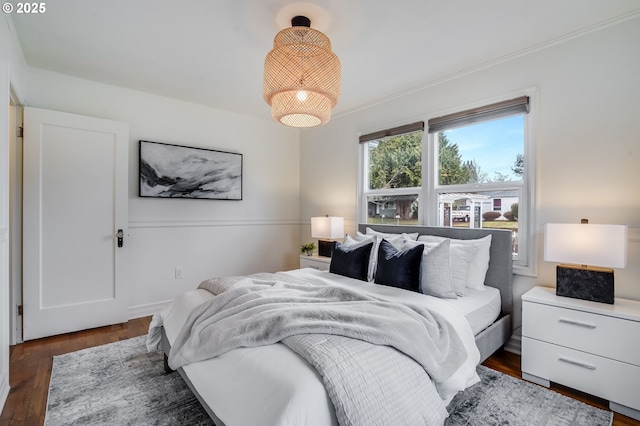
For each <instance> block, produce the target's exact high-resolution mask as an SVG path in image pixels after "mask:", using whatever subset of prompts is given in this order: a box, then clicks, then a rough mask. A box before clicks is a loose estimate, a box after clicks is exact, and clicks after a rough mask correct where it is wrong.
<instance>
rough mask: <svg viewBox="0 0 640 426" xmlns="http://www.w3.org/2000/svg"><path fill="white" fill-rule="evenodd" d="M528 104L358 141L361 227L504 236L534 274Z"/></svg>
mask: <svg viewBox="0 0 640 426" xmlns="http://www.w3.org/2000/svg"><path fill="white" fill-rule="evenodd" d="M529 108H530V97H529V96H523V97H520V98H516V99H510V100H507V101H503V102H498V103H494V104H490V105H486V106H481V107H478V108H475V109H472V110H466V111H462V112H458V113H455V114H449V115H446V116H442V117H437V118H433V119H431V120H429V122H428V133H426V132H424V123H423V122H419V123H414V124H411V125H407V126H401V127H397V128H394V129H389V130H386V131H382V132H377V133H371V134H368V135H364V136H361V137H360V142H361V144H362V146H363V149H362V153H363V156H362V157H363V162H362V164H363V169H362V170H363V173H362V185H361V189H362V194H361V195H362V196H361V198H360V200H361V206H360V212H361V217H360V218H359V219H360V220H361V221H366V223H396V224H406V225H429V226H455V227H467V228H469V227H473V228H479V227H482V228H499V229H508V230H510V231H511V232H512V236H513V258H514V270H516V271H517V272H519V273H527V274H531V273H532V271H533V270H532V268H533V265H534V262H533V260H532V258H531V256H532V254H533V253H534V252H535V251H534V250H533V248H532V247H530V244H532V243H533V240H534V239H533V238H532V235H533V228H532V223H533V220H532V217H531V216H532V212H533V209H532V206H533V202H532V201H533V200H532V199H531V197H532V194H534V193H535V191H533V189H532V185H533V183H534V181H535V180H534V178H533V176H532V174H531V173H532V171H533V170H534V168H533V167H532V164H533V161H534V159H533V158H532V155H529V153H530V152H533V149H532V148H531V146H532V141H531V139H532V136H531V135H532V133H531V131H530V127H531V126H530V125H529V121H530V114H529Z"/></svg>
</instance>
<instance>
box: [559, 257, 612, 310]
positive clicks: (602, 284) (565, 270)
mask: <svg viewBox="0 0 640 426" xmlns="http://www.w3.org/2000/svg"><path fill="white" fill-rule="evenodd" d="M556 295H558V296H565V297H572V298H574V299H583V300H591V301H593V302H601V303H609V304H613V302H614V291H613V269H604V268H589V267H582V266H573V265H558V266H557V267H556Z"/></svg>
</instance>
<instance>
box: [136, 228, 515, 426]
mask: <svg viewBox="0 0 640 426" xmlns="http://www.w3.org/2000/svg"><path fill="white" fill-rule="evenodd" d="M416 233H417V235H416ZM408 235H412V236H411V237H408ZM372 236H373V237H375V238H374V241H377V244H380V243H381V241H382V240H383V239H384V240H388V241H386V242H385V243H382V244H385V246H384V247H382V246H377V247H375V249H373V248H372V251H375V250H378V251H379V250H383V249H384V250H387V249H389V250H393V248H388V247H391V246H389V244H388V242H389V241H392V240H393V239H394V238H396V239H399V238H400V237H399V236H403V237H402V238H403V241H405V243H404V244H406V246H404V245H403V246H402V248H403V251H402V253H405V252H408V251H410V250H412V251H415V250H413V248H414V247H415V246H420V248H419V249H416V250H419V251H420V252H422V247H423V246H424V247H425V251H424V253H426V252H427V250H426V247H440V246H441V245H444V243H442V241H443V240H442V238H444V239H446V247H447V250H449V242H451V241H455V242H457V243H456V244H461V245H464V244H463V243H462V242H460V241H468V242H474V244H475V241H479V240H481V239H484V240H486V239H487V237H488V238H489V239H490V246H489V250H488V252H489V259H488V262H487V266H486V273H485V274H484V275H483V278H484V282H483V283H482V284H483V287H482V288H467V289H465V292H466V294H465V295H464V297H455V296H454V297H452V298H447V297H433V296H428V295H422V294H420V295H417V296H416V295H415V293H414V292H410V291H406V290H405V289H397V288H395V287H394V286H389V285H380V284H375V283H371V282H368V281H367V280H362V279H355V278H353V277H351V276H345V275H343V274H339V273H336V272H341V271H340V270H339V269H338V266H335V268H334V265H333V264H332V268H334V269H335V270H334V272H328V271H317V270H313V269H300V270H294V271H288V272H285V273H278V274H279V275H278V274H276V275H275V276H273V275H271V274H264V275H263V274H256V275H253V276H249V277H225V278H216V279H212V280H207V281H205V282H204V283H203V284H202V285H201V286H200V287H199V288H198V289H196V290H193V291H189V292H187V293H185V294H183V295H181V296H180V297H178V298H177V299H176V300H175V301H174V302H173V303H172V304H171V305H170V306H168V307H167V308H165V309H164V310H163V311H162V312H161V313H159V314H157V315H155V316H154V318H153V320H152V324H151V326H150V332H149V336H148V342H147V343H148V345H147V346H148V348H149V350H154V349H162V350H163V351H164V352H165V369H167V371H171V370H172V368H171V367H174V368H176V369H177V371H178V372H179V373H180V374H181V375H182V377H183V378H184V379H185V381H186V382H187V384H188V385H189V387H190V388H191V389H192V390H193V392H194V394H195V395H196V397H197V398H198V399H199V401H200V402H201V404H202V405H203V407H204V408H205V410H206V411H207V412H208V414H209V415H210V416H211V418H212V419H213V421H214V423H215V424H216V425H219V426H239V425H254V424H269V425H282V426H286V425H291V426H293V425H308V426H315V425H317V426H327V425H337V424H354V425H355V424H375V423H376V422H378V421H379V423H380V424H382V420H380V419H382V418H383V416H385V415H388V416H396V415H402V416H405V415H406V413H407V412H410V413H411V414H410V415H409V417H408V418H405V419H404V420H403V421H405V422H407V424H412V422H413V423H414V424H441V423H442V421H443V418H444V417H446V415H447V413H446V404H447V403H448V402H449V401H450V400H451V399H452V398H453V395H455V393H456V392H458V391H460V390H463V389H464V388H466V387H468V386H470V385H472V384H473V383H476V382H477V375H476V374H475V366H476V365H477V364H478V363H480V362H482V361H483V360H484V359H486V358H487V357H488V356H490V355H491V354H492V353H493V352H495V351H496V350H497V349H499V348H500V347H502V346H503V345H504V344H505V343H506V342H507V340H508V339H509V337H510V335H511V307H512V297H513V296H512V287H511V285H512V267H511V265H512V257H511V245H512V241H511V233H510V232H509V231H502V230H488V229H456V228H436V227H414V226H393V225H369V224H367V225H365V224H361V225H359V226H358V234H357V235H354V236H347V238H345V242H344V247H343V248H340V247H336V252H335V254H334V256H335V257H334V259H333V260H332V262H335V265H339V262H340V259H342V260H344V259H348V260H349V259H353V257H347V258H344V257H340V256H343V255H344V253H343V252H340V251H339V250H338V249H340V250H343V249H344V250H346V249H350V250H351V251H349V252H348V253H349V256H351V255H352V253H353V252H354V251H355V249H354V248H357V249H360V248H361V247H366V246H367V244H366V243H367V242H368V241H370V238H371V237H372ZM385 236H386V238H385ZM414 236H415V238H414ZM348 239H351V240H353V241H350V244H351V245H348V244H347V240H348ZM407 239H411V240H415V242H413V241H410V242H406V240H407ZM421 239H422V240H421ZM407 247H408V248H407ZM465 247H466V246H465ZM345 248H346V249H345ZM458 248H459V246H458ZM465 250H466V248H465ZM398 251H399V252H400V249H399V248H398ZM345 252H346V251H345ZM450 253H451V255H453V254H454V249H453V248H451V252H450ZM425 255H426V254H425ZM371 259H373V256H371ZM351 266H352V264H351ZM370 267H371V263H370V262H369V265H368V270H367V271H366V272H367V273H368V272H370ZM378 267H379V269H380V270H382V269H383V267H382V266H380V265H378ZM422 271H423V269H422V267H421V272H420V273H421V274H422V273H423V272H422ZM422 276H423V277H424V275H422ZM229 279H231V280H230V281H229ZM274 282H276V283H277V285H276V286H280V287H282V291H284V292H287V293H286V294H287V295H289V294H290V293H288V292H289V291H294V290H295V291H298V287H299V284H298V283H303V284H304V289H305V291H306V289H307V288H312V289H315V288H316V287H315V286H317V287H318V288H322V289H324V286H329V287H330V288H331V289H332V291H331V295H332V296H333V295H334V293H336V292H337V293H339V295H340V297H345V296H344V294H343V293H345V294H346V295H347V296H346V299H349V301H351V298H353V297H355V296H354V294H355V295H356V296H357V297H360V296H359V295H360V294H361V293H363V294H365V295H366V298H367V299H368V298H371V297H372V298H373V299H375V303H376V304H382V305H384V309H394V311H393V312H391V311H389V312H391V313H387V312H385V314H384V315H380V314H378V313H377V311H376V313H374V314H371V313H370V312H368V311H367V310H366V309H365V311H364V312H363V313H360V312H358V315H364V318H365V319H364V321H365V323H366V322H367V321H371V320H372V319H373V320H374V321H375V320H377V319H378V318H379V317H381V316H384V318H386V319H388V318H391V317H393V318H394V321H395V318H396V317H395V316H396V313H395V309H397V305H402V309H403V310H406V307H405V306H404V303H405V302H406V303H407V306H409V307H410V308H411V309H409V311H411V315H413V311H419V312H422V311H421V309H423V308H424V309H427V308H426V306H427V305H428V309H429V312H427V313H425V314H424V315H425V318H428V319H429V321H426V322H425V321H424V319H423V318H422V317H420V318H421V320H422V321H423V322H422V323H420V324H421V325H420V324H418V325H417V326H418V328H419V327H424V326H425V324H427V326H429V327H430V326H433V324H432V323H433V321H436V320H437V321H441V322H438V326H437V327H436V328H437V329H438V330H439V331H438V332H436V333H432V335H433V336H436V338H437V339H440V340H441V341H442V342H445V344H443V343H442V342H441V341H438V342H437V343H434V345H435V346H433V348H435V349H433V348H432V349H431V350H430V351H426V352H429V355H428V356H424V358H423V355H424V354H422V353H417V354H416V353H415V345H414V342H412V340H415V339H413V337H412V338H407V337H406V336H405V337H403V336H395V337H394V336H392V337H393V338H394V341H393V342H389V343H387V342H386V340H384V343H383V344H376V345H369V346H371V348H373V349H369V346H364V345H367V343H366V342H362V341H361V340H359V338H356V339H352V338H349V337H345V334H346V335H347V336H350V335H349V333H351V332H352V331H350V330H351V328H350V327H349V326H348V325H349V324H350V323H351V322H350V321H343V322H344V323H345V324H340V326H344V328H345V329H346V331H343V330H341V331H340V332H338V333H337V334H341V333H342V334H341V335H340V336H329V337H330V338H329V339H328V338H327V336H328V334H332V332H326V330H325V328H323V327H326V325H325V324H324V322H320V323H318V324H319V325H318V327H320V328H318V329H315V328H314V329H313V330H315V331H318V330H319V331H318V333H315V332H313V333H310V334H303V335H301V336H300V335H294V336H291V337H287V338H285V339H283V340H282V341H281V342H278V343H275V344H264V345H262V344H260V345H255V346H253V345H252V346H253V347H238V348H235V347H233V346H230V348H231V349H229V350H227V349H222V351H223V352H222V353H220V354H217V353H216V354H215V355H214V356H213V357H209V355H207V356H202V355H201V354H200V352H201V351H200V350H199V349H198V348H199V346H200V345H201V346H208V345H209V346H218V344H217V343H215V344H213V343H210V342H220V340H218V339H219V338H220V337H219V336H218V334H219V331H218V332H215V333H214V334H212V335H208V334H205V331H204V330H211V329H213V328H216V327H208V328H206V329H205V328H204V327H205V325H206V324H207V321H212V320H209V319H202V318H204V317H203V313H204V312H205V311H207V310H208V309H211V306H214V305H222V304H229V303H233V302H232V301H233V300H237V299H238V298H239V297H249V296H251V297H254V296H253V295H255V294H257V293H259V291H262V288H263V287H260V286H263V285H265V283H267V284H268V285H269V286H271V285H273V283H274ZM256 286H257V287H256ZM270 291H271V290H270ZM420 291H423V290H422V289H421V290H420ZM352 292H354V294H352ZM235 293H237V294H235ZM269 294H270V293H269ZM283 294H285V293H283ZM314 294H315V293H314ZM239 295H240V296H239ZM296 295H297V293H296ZM223 297H228V301H225V302H224V303H223V302H222V301H223ZM287 297H289V296H287ZM296 297H297V296H296ZM314 297H315V296H314ZM363 297H365V296H363ZM346 299H345V300H346ZM417 299H419V303H417V302H416V300H417ZM255 300H259V301H260V303H262V300H263V297H262V296H260V297H259V298H257V299H255ZM296 300H297V299H296ZM230 301H231V302H230ZM251 303H257V302H255V301H254V299H251ZM343 304H344V302H343V299H340V302H339V303H337V304H336V306H340V308H339V309H342V305H343ZM422 304H424V306H422ZM225 306H228V305H225ZM296 306H297V305H296ZM332 306H333V305H332ZM353 306H355V305H353ZM358 306H360V305H358ZM296 309H297V308H296ZM313 309H315V307H314V308H313ZM352 309H353V308H352V307H351V305H349V308H348V310H350V311H349V312H351V310H352ZM367 309H368V308H367ZM376 309H377V308H376ZM314 312H315V311H314ZM338 312H339V314H335V313H334V312H333V311H331V312H330V314H329V316H330V317H331V318H333V317H334V316H336V315H338V316H340V315H344V313H343V311H338ZM219 315H221V314H220V312H219V311H215V315H214V316H213V318H217V319H216V321H218V323H219V324H227V326H225V327H224V328H225V329H228V330H231V331H229V333H236V332H237V333H238V334H239V335H242V332H243V330H244V329H243V327H244V328H247V327H246V325H245V326H243V325H242V324H243V322H242V321H243V320H242V318H241V317H240V320H238V319H236V317H233V318H234V320H233V322H227V323H224V322H219V321H220V320H219V318H218V317H219ZM296 315H298V314H297V313H296ZM307 315H308V312H305V313H303V314H300V315H298V316H301V317H302V318H304V320H305V321H307V322H306V323H305V324H314V327H315V324H316V323H314V322H313V321H314V319H311V320H309V319H307V318H308V317H307ZM323 315H325V316H324V317H323V318H326V317H327V315H326V314H323ZM368 315H372V316H368ZM412 318H413V317H412ZM434 318H435V320H434ZM268 321H270V320H269V319H267V320H264V323H266V324H271V323H269V322H268ZM403 321H404V319H403ZM411 321H413V320H411ZM430 321H431V322H430ZM389 323H391V324H390V325H389ZM185 324H190V325H191V327H187V326H185ZM203 324H205V325H203ZM406 324H407V323H405V322H402V323H401V325H399V326H397V327H398V328H401V329H402V330H405V329H407V330H409V329H408V328H404V327H406ZM261 325H262V323H261V324H257V325H256V327H255V329H256V330H258V332H256V331H255V330H253V327H251V328H252V330H250V331H249V332H248V333H250V336H251V337H250V338H251V339H254V337H255V336H254V335H255V334H258V335H259V337H260V338H261V337H262V335H263V334H269V332H270V330H272V329H273V327H271V325H269V326H268V327H262V328H261ZM330 326H331V328H330V329H331V330H334V327H335V323H331V324H330ZM387 326H388V327H389V328H391V329H393V328H392V327H393V326H394V325H393V324H392V321H387V320H385V321H384V322H383V323H382V324H378V323H375V326H373V327H370V328H372V329H374V330H373V331H372V332H370V333H371V334H373V335H374V336H373V337H374V338H379V336H378V334H379V331H380V330H378V329H383V328H386V327H387ZM411 326H413V325H411ZM197 327H201V328H197ZM221 328H223V327H219V326H218V327H217V329H218V330H220V329H221ZM443 328H444V329H446V330H448V329H449V328H450V329H451V332H450V334H449V332H446V333H445V332H443V331H442V329H443ZM187 329H191V330H196V329H197V331H186V330H187ZM359 330H360V329H358V333H360V331H359ZM411 330H412V331H411V333H408V334H411V336H415V334H413V333H414V332H413V330H414V329H411ZM325 333H327V334H325ZM223 334H224V333H223ZM390 334H393V333H390ZM395 334H396V335H399V334H401V333H395ZM205 335H206V336H207V338H206V339H202V341H201V342H200V343H197V342H196V343H192V341H193V340H194V339H195V340H198V339H199V338H200V337H202V336H205ZM194 336H195V337H194ZM451 336H453V337H451ZM351 337H353V336H351ZM396 337H397V338H398V340H399V341H396V340H395V338H396ZM268 338H272V337H268ZM368 338H369V336H367V338H364V339H363V340H367V339H368ZM388 338H389V337H388V336H387V335H385V337H383V338H382V339H388ZM231 340H233V339H231ZM251 341H252V342H253V340H251ZM224 342H226V340H225V341H224ZM452 342H453V343H452ZM420 344H421V345H422V344H423V342H422V341H420ZM301 345H305V346H301ZM332 345H333V346H332ZM221 346H222V347H224V344H221ZM440 346H446V347H447V351H444V350H443V351H442V352H440V349H439V347H440ZM329 347H330V348H331V351H329V350H328V349H326V348H329ZM185 348H187V349H185ZM335 348H340V350H337V349H335ZM398 348H400V349H398ZM460 348H464V350H460ZM172 350H173V352H172ZM347 351H349V352H347ZM403 351H404V352H403ZM412 351H413V352H412ZM352 352H353V354H357V355H352ZM183 353H184V354H187V355H188V356H184V359H183V357H182V355H181V354H183ZM407 353H409V355H408V356H407V355H406V354H407ZM460 353H464V354H465V355H459V356H458V355H457V354H460ZM194 354H196V355H194ZM345 354H346V355H345ZM434 354H435V355H434ZM356 356H357V357H360V358H356ZM438 356H440V358H438ZM367 357H373V358H374V360H373V361H372V360H370V358H367ZM416 358H420V361H419V362H416V361H415V359H416ZM425 358H426V359H425ZM457 359H460V360H459V362H458V363H456V362H457V361H456V360H457ZM363 360H364V361H363ZM369 362H371V364H369ZM384 362H386V363H387V364H381V366H384V365H392V368H389V367H379V366H378V365H377V363H384ZM440 363H441V364H442V365H440ZM448 364H451V365H448ZM454 364H455V365H454ZM363 366H366V367H363ZM421 367H422V368H421ZM340 368H343V370H340ZM447 369H448V370H447ZM334 370H335V371H334ZM352 370H353V371H352ZM369 370H371V371H369ZM425 371H426V372H427V373H425ZM447 371H448V372H447ZM453 371H455V372H453ZM452 372H453V373H452ZM440 375H442V379H440V377H439V376H440ZM335 376H338V379H341V380H342V381H341V382H340V381H339V382H335V380H336V379H335ZM423 376H425V377H427V380H425V379H423ZM371 381H374V382H376V387H375V388H374V387H371V388H369V387H368V386H369V383H371ZM378 382H380V383H378ZM409 382H411V383H409ZM414 382H416V383H414ZM378 386H379V387H380V389H379V388H378ZM387 386H389V387H388V388H385V387H387ZM410 386H412V387H410ZM405 387H406V389H405ZM363 389H364V390H363ZM358 392H360V393H358ZM414 394H415V395H414ZM411 398H413V400H412V399H411ZM343 399H344V400H348V401H346V402H345V403H344V404H343V403H342V400H343ZM350 399H354V400H355V401H350ZM363 401H364V402H363ZM416 401H418V402H419V403H418V404H416ZM423 401H428V403H427V402H425V403H424V404H423V403H422V402H423ZM381 404H386V405H381ZM407 404H409V405H407ZM417 405H420V406H422V405H424V406H425V407H424V409H422V411H421V410H417V409H416V410H414V409H413V408H412V409H407V407H416V406H417ZM383 406H384V407H385V408H384V409H381V407H383ZM376 410H377V411H376ZM394 410H395V411H394ZM443 410H444V412H443ZM396 411H397V412H396ZM367 416H374V417H373V419H371V418H367ZM411 416H422V417H411ZM443 416H444V417H443ZM391 418H394V417H391Z"/></svg>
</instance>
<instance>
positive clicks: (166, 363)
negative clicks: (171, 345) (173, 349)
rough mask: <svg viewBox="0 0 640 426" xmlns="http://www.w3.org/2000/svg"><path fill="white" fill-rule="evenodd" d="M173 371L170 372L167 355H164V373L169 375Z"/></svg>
mask: <svg viewBox="0 0 640 426" xmlns="http://www.w3.org/2000/svg"><path fill="white" fill-rule="evenodd" d="M174 371H175V370H172V369H171V367H169V357H168V356H167V354H164V372H165V373H167V374H170V373H173V372H174Z"/></svg>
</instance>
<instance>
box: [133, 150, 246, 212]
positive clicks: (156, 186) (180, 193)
mask: <svg viewBox="0 0 640 426" xmlns="http://www.w3.org/2000/svg"><path fill="white" fill-rule="evenodd" d="M140 196H141V197H160V198H205V199H213V200H242V154H235V153H232V152H223V151H215V150H209V149H201V148H191V147H186V146H180V145H169V144H164V143H158V142H149V141H140Z"/></svg>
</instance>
